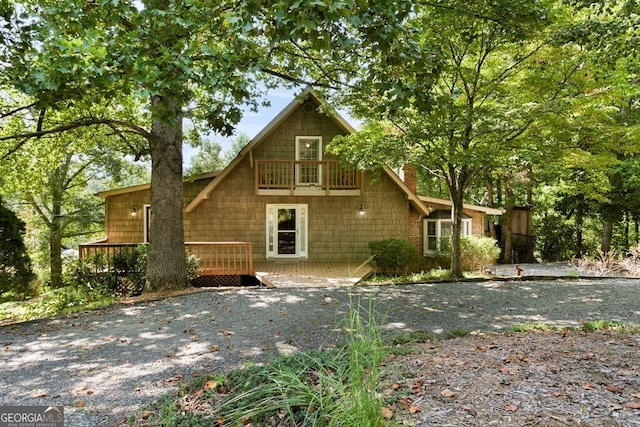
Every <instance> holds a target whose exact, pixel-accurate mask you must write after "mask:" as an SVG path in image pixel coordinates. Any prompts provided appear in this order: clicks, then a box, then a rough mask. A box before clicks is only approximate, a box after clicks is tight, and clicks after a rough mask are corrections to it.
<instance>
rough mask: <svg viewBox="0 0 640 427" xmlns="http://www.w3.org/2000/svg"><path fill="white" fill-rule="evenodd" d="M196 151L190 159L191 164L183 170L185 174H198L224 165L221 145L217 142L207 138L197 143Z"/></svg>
mask: <svg viewBox="0 0 640 427" xmlns="http://www.w3.org/2000/svg"><path fill="white" fill-rule="evenodd" d="M199 146H200V148H199V149H198V152H197V153H196V154H195V155H194V156H193V157H192V159H191V166H190V167H189V169H188V170H187V171H185V175H186V176H194V175H199V174H202V173H206V172H213V171H217V170H219V169H222V168H223V167H224V164H223V160H222V157H221V156H220V153H221V152H222V146H221V145H220V144H218V143H217V142H215V141H213V140H210V139H207V140H204V141H202V142H201V143H200V144H199Z"/></svg>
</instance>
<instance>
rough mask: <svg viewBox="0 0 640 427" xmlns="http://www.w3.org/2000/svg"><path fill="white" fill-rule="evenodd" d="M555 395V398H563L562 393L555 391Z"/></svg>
mask: <svg viewBox="0 0 640 427" xmlns="http://www.w3.org/2000/svg"><path fill="white" fill-rule="evenodd" d="M553 395H554V396H555V397H560V396H562V393H560V392H559V391H554V392H553Z"/></svg>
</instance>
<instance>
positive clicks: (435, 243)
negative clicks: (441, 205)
mask: <svg viewBox="0 0 640 427" xmlns="http://www.w3.org/2000/svg"><path fill="white" fill-rule="evenodd" d="M471 230H472V228H471V217H469V216H467V215H465V217H464V218H463V219H462V230H461V235H462V236H470V235H471ZM452 231H453V230H452V224H451V212H450V211H445V210H442V211H435V212H433V213H432V214H431V215H430V216H429V217H427V218H425V219H424V253H425V255H433V254H435V253H437V252H449V250H450V248H451V233H452Z"/></svg>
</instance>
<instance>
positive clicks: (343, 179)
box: [255, 160, 361, 191]
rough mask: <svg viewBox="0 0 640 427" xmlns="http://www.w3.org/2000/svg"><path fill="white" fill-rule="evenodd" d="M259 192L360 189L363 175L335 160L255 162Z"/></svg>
mask: <svg viewBox="0 0 640 427" xmlns="http://www.w3.org/2000/svg"><path fill="white" fill-rule="evenodd" d="M255 165H256V167H255V171H256V187H257V189H258V190H290V191H293V190H296V189H308V188H314V189H319V190H325V191H331V190H358V189H360V183H361V174H360V172H359V171H357V170H355V169H349V168H346V167H344V166H343V165H342V163H340V162H339V161H336V160H329V161H311V160H297V161H294V160H256V161H255Z"/></svg>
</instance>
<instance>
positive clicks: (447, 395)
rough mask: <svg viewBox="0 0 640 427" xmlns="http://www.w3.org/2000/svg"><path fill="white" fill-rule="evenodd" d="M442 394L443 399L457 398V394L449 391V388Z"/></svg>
mask: <svg viewBox="0 0 640 427" xmlns="http://www.w3.org/2000/svg"><path fill="white" fill-rule="evenodd" d="M440 394H441V395H442V396H443V397H453V396H455V395H456V394H455V392H453V391H451V390H449V389H448V388H447V389H445V390H442V391H441V392H440Z"/></svg>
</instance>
